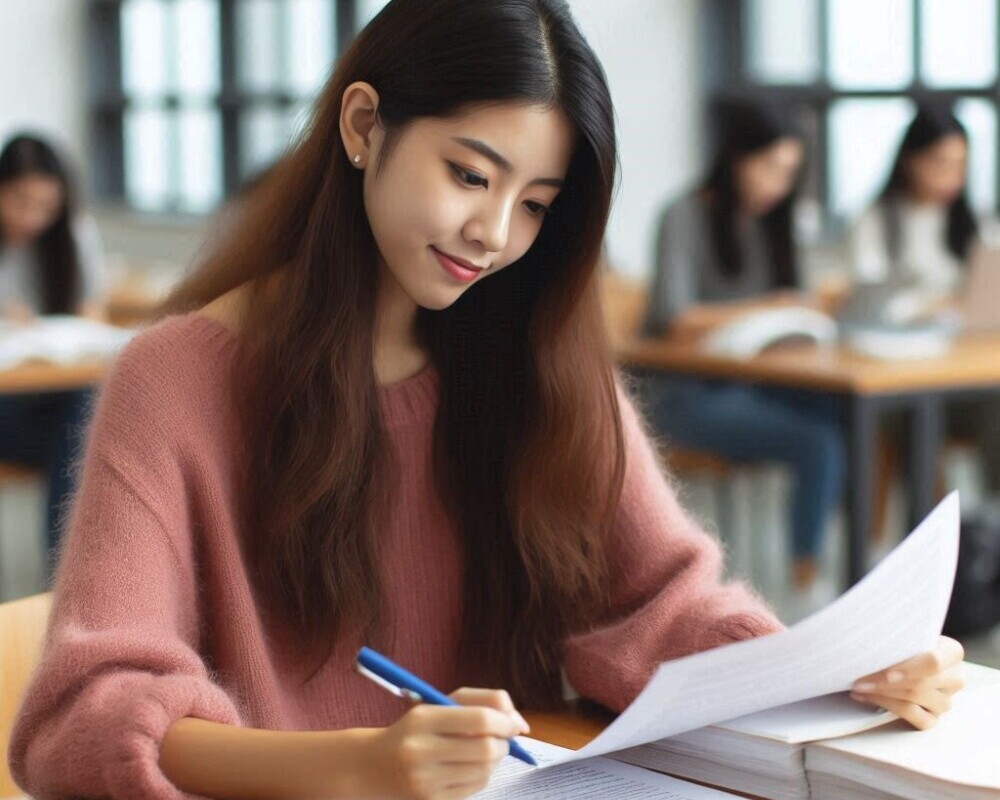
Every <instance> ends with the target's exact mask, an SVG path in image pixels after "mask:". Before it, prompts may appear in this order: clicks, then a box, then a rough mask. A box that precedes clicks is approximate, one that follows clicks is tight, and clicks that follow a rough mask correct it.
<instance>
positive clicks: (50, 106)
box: [0, 0, 86, 168]
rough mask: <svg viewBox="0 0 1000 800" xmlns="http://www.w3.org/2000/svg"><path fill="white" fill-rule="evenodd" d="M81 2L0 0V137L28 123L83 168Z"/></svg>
mask: <svg viewBox="0 0 1000 800" xmlns="http://www.w3.org/2000/svg"><path fill="white" fill-rule="evenodd" d="M84 11H85V9H84V4H83V3H82V2H81V1H80V0H0V141H3V140H6V138H7V137H8V136H9V135H10V134H11V133H12V132H13V131H15V130H20V129H22V128H31V129H33V130H35V131H39V132H41V133H44V134H45V135H46V136H48V137H50V138H51V139H52V140H53V141H56V142H58V143H59V144H61V145H62V147H63V149H65V150H66V152H67V153H68V155H69V156H70V157H71V158H72V159H73V160H74V161H75V162H76V163H77V164H79V165H80V166H81V168H83V167H84V166H85V161H86V159H85V154H86V104H85V92H86V73H85V70H84V47H83V46H84V41H83V39H84V37H83V29H84Z"/></svg>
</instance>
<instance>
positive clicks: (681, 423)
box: [645, 102, 845, 590]
mask: <svg viewBox="0 0 1000 800" xmlns="http://www.w3.org/2000/svg"><path fill="white" fill-rule="evenodd" d="M723 112H724V113H723V115H722V117H723V118H722V134H721V136H720V145H719V148H718V152H717V154H716V156H715V159H714V162H713V165H712V168H711V171H710V172H709V175H708V177H707V179H706V180H705V182H704V183H703V184H702V185H701V186H700V187H698V188H697V189H696V190H695V191H693V192H691V193H690V194H688V195H685V196H684V197H682V198H680V199H679V200H677V201H675V202H674V203H673V204H671V205H670V206H669V207H668V208H667V209H666V211H665V213H664V215H663V218H662V221H661V224H660V233H659V239H658V242H657V253H656V272H655V275H654V277H653V283H652V289H651V294H650V302H649V306H648V309H647V314H646V322H645V331H646V333H647V334H648V335H662V334H664V333H668V332H669V333H670V334H671V335H673V336H691V337H692V338H697V337H699V336H701V335H704V334H706V333H708V332H709V331H711V330H712V329H714V328H715V327H716V326H719V325H722V324H725V323H727V322H730V321H732V320H733V319H734V318H735V317H736V316H738V315H740V314H744V313H746V312H747V311H749V310H751V309H754V308H757V307H765V306H767V305H770V304H775V303H782V302H785V300H786V298H787V297H789V296H790V295H791V294H792V292H794V291H795V290H796V289H798V287H799V286H800V276H799V271H798V263H797V258H796V248H795V242H794V234H793V230H792V212H793V207H794V203H795V198H796V185H797V182H798V176H799V173H800V170H801V165H802V158H803V144H802V140H801V137H800V136H799V134H798V132H797V130H796V128H795V127H794V125H792V124H791V121H790V120H789V119H788V117H787V115H786V114H785V113H784V112H783V111H782V110H781V109H778V108H776V107H773V106H769V105H760V104H752V103H745V102H732V103H731V104H728V105H727V106H726V107H725V108H724V109H723ZM645 383H646V386H647V389H648V393H649V400H648V402H649V408H650V414H651V416H652V418H653V422H654V424H655V426H656V429H657V430H658V431H659V432H660V433H661V434H663V435H664V436H666V437H667V438H668V439H669V441H670V442H672V443H676V444H678V445H683V446H686V447H691V448H696V449H698V450H704V451H710V452H714V453H718V454H720V455H722V456H724V457H726V458H727V459H732V460H737V461H758V460H761V461H764V460H766V461H774V462H778V463H782V464H787V465H788V466H789V468H790V472H791V474H792V476H793V477H794V480H795V484H794V490H793V495H792V500H791V507H790V509H789V513H790V530H791V532H792V551H793V568H792V581H793V584H794V586H795V587H797V588H799V589H803V590H806V589H808V588H809V587H810V586H811V585H812V584H813V582H814V580H815V578H816V575H817V572H818V566H817V564H818V554H819V551H820V547H821V544H822V536H823V531H824V529H825V527H826V524H827V521H828V518H829V515H830V512H831V511H832V509H833V508H834V506H835V505H836V503H837V502H838V501H839V498H840V493H841V486H842V483H843V477H844V470H845V458H844V452H843V445H842V443H841V442H842V435H841V432H840V428H839V423H838V413H837V408H836V405H835V404H834V403H833V402H830V401H825V400H824V399H823V398H818V397H816V396H813V395H809V394H806V393H795V392H791V391H784V390H780V389H765V388H756V387H749V386H739V385H733V384H728V383H725V382H723V381H708V380H697V379H689V378H680V377H673V376H671V377H665V376H662V375H657V374H655V373H654V374H652V375H649V376H647V378H646V381H645Z"/></svg>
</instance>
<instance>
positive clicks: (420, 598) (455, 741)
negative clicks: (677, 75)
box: [10, 0, 961, 800]
mask: <svg viewBox="0 0 1000 800" xmlns="http://www.w3.org/2000/svg"><path fill="white" fill-rule="evenodd" d="M616 161H617V152H616V145H615V131H614V115H613V110H612V106H611V100H610V95H609V92H608V86H607V83H606V80H605V77H604V73H603V71H602V69H601V66H600V64H599V62H598V60H597V58H596V57H595V55H594V53H593V52H592V51H591V49H590V47H589V46H588V45H587V43H586V41H585V40H584V38H583V37H582V35H581V34H580V32H579V30H578V29H577V27H576V25H575V23H574V22H573V19H572V17H571V16H570V13H569V10H568V8H567V5H566V4H565V3H564V2H561V1H560V0H475V2H472V1H470V0H393V2H391V3H389V4H388V5H387V6H386V7H385V9H384V10H383V11H382V12H381V13H380V14H379V15H378V16H377V17H376V18H375V19H374V21H373V22H371V23H370V24H369V26H368V27H367V28H365V30H364V31H363V32H362V33H361V34H360V36H359V37H358V38H357V40H356V41H355V42H354V44H353V45H352V46H351V47H350V48H349V49H348V50H347V52H346V53H345V54H344V55H343V56H342V57H341V59H340V60H339V62H338V64H337V67H336V70H335V71H334V74H333V76H332V78H331V79H330V81H329V83H328V85H327V86H326V88H325V90H324V92H323V94H322V96H321V98H320V100H319V102H318V107H317V109H316V116H315V119H314V123H313V125H312V127H311V129H310V133H309V134H308V135H307V136H306V138H305V139H304V140H303V141H302V142H301V143H300V144H299V146H298V147H297V148H296V149H295V150H294V151H293V152H292V153H291V154H290V155H289V156H288V157H287V158H286V159H284V160H283V161H282V162H281V163H280V164H279V165H278V166H277V167H276V168H275V170H274V171H273V172H272V173H271V174H270V175H268V177H267V178H266V179H265V180H264V182H263V183H262V184H261V185H260V186H258V187H257V188H256V189H255V190H253V191H251V193H250V195H249V196H248V197H247V199H246V201H245V205H244V207H243V210H242V211H241V213H240V215H239V217H238V219H236V220H235V223H234V227H233V229H232V231H231V233H230V234H229V236H228V239H227V240H226V241H225V242H224V243H222V244H220V245H219V246H218V247H216V248H214V249H213V251H212V253H211V255H210V256H209V257H208V259H207V260H206V262H205V263H204V265H203V266H202V267H201V268H200V269H199V270H198V271H197V272H196V273H195V274H194V275H193V276H192V277H191V279H190V280H189V281H187V282H186V283H185V284H184V285H182V286H181V287H180V289H179V290H178V291H177V293H176V294H175V295H174V297H173V300H172V302H171V304H170V308H171V309H172V310H173V311H175V312H181V313H178V314H177V315H175V316H172V317H170V318H168V319H166V320H165V321H163V322H162V323H161V324H160V325H158V326H156V327H155V328H153V329H152V330H149V331H147V332H145V333H144V334H142V335H140V336H139V337H138V338H137V339H136V340H134V341H133V343H132V344H131V345H130V347H129V348H128V349H127V350H126V351H125V352H124V354H123V355H122V357H121V359H120V361H119V362H118V365H117V367H116V368H115V370H114V372H113V374H112V375H111V376H110V378H109V379H108V382H107V384H106V386H105V388H104V390H103V396H102V398H101V401H100V405H99V407H98V410H97V412H96V416H95V421H94V426H93V428H92V430H91V433H90V438H89V442H88V453H87V457H86V460H85V464H84V472H83V482H82V486H81V491H80V494H79V497H78V500H77V503H76V506H75V508H74V513H73V517H72V523H71V526H70V532H69V538H68V542H67V547H66V550H65V552H64V557H63V560H62V561H61V563H60V567H59V574H58V576H57V582H56V589H55V600H54V602H55V605H54V609H53V615H52V622H51V625H50V633H49V638H48V641H47V644H46V648H45V654H44V656H43V659H42V663H41V666H40V667H39V669H38V671H37V673H36V677H35V679H34V683H33V685H32V686H31V687H30V688H29V690H28V693H27V699H26V702H25V705H24V707H23V709H22V710H21V713H20V715H19V718H18V720H17V722H16V724H15V730H14V732H13V735H12V744H11V750H10V760H11V764H12V768H13V774H14V775H15V777H16V778H17V780H18V781H19V782H20V783H21V784H22V785H23V786H24V787H25V788H26V789H27V790H28V791H30V792H31V793H32V794H35V795H37V796H43V797H44V796H87V797H108V796H110V797H130V798H137V800H138V798H149V799H150V800H152V798H158V799H159V800H175V799H176V800H180V798H182V797H188V796H190V795H207V796H210V797H217V798H229V797H235V798H265V797H275V798H279V797H280V798H306V797H419V798H431V797H433V798H460V797H466V796H469V795H471V794H473V793H475V792H476V791H478V790H479V789H481V788H482V787H483V786H484V785H485V783H486V782H487V780H488V779H489V776H490V774H491V772H492V770H493V769H494V767H495V766H496V764H497V763H498V761H499V759H501V758H502V757H503V756H504V755H505V754H506V753H507V751H508V744H507V739H508V738H509V737H511V736H513V735H514V734H517V733H521V732H524V731H525V730H526V726H525V724H524V721H523V719H522V718H521V717H520V715H519V714H518V712H517V711H516V710H515V706H514V701H516V702H517V703H519V704H524V705H528V706H532V707H540V706H552V705H554V704H558V702H559V700H560V696H561V695H560V688H561V676H562V674H563V670H565V674H566V675H567V677H568V679H569V680H570V682H571V683H572V684H573V685H574V686H575V687H576V688H577V689H578V690H579V691H580V692H582V693H583V694H584V695H586V696H588V697H591V698H594V699H596V700H598V701H599V702H602V703H605V704H606V705H609V706H612V707H614V708H617V709H621V708H623V707H624V706H625V705H627V704H628V703H629V702H630V701H631V700H632V699H633V698H634V697H635V696H636V695H637V694H638V692H639V691H640V690H641V688H642V686H643V685H644V684H645V682H646V680H647V679H648V677H649V675H650V673H651V671H652V669H653V668H654V665H655V664H656V663H657V662H658V661H659V660H661V659H665V658H673V657H676V656H680V655H682V654H685V653H692V652H695V651H699V650H704V649H706V648H710V647H714V646H717V645H719V644H722V643H724V642H731V641H736V640H740V639H745V638H749V637H752V636H757V635H761V634H765V633H768V632H773V631H776V630H778V629H779V628H780V623H779V622H778V621H777V620H776V619H775V618H774V616H773V615H772V614H771V613H770V612H769V611H768V610H767V608H766V607H765V606H764V605H763V604H762V603H761V602H760V601H759V600H758V599H756V598H755V597H754V596H753V595H752V594H750V593H749V592H748V591H747V590H746V589H745V588H743V587H741V586H738V585H727V584H723V583H721V582H720V580H719V561H720V557H719V551H718V548H717V546H716V544H715V543H714V542H713V541H712V540H711V539H709V538H708V537H707V536H706V535H705V534H704V533H703V532H701V531H700V530H698V529H697V527H696V526H694V525H693V524H692V523H691V521H690V520H689V519H688V517H687V516H685V515H684V513H683V512H682V511H681V509H680V507H679V506H678V504H677V500H676V498H675V496H674V494H673V493H672V491H671V489H670V487H669V484H668V483H667V482H666V481H665V480H664V479H663V476H662V475H661V473H660V472H659V470H658V469H657V466H656V459H655V456H654V454H653V452H652V450H651V448H650V446H649V443H648V441H647V439H646V437H645V435H644V433H643V429H642V424H641V422H640V420H639V418H638V417H637V415H636V413H635V411H634V410H633V408H632V406H631V404H630V402H629V400H628V398H627V396H626V395H625V394H624V393H623V392H622V391H621V390H620V389H619V388H618V386H617V383H616V376H615V371H614V368H613V363H612V359H611V355H610V352H609V349H610V348H609V346H608V343H607V337H606V334H605V331H604V327H603V318H602V314H601V304H600V297H599V293H598V275H597V262H598V258H599V255H600V248H601V242H602V239H603V236H604V230H605V226H606V223H607V217H608V213H609V209H610V203H611V195H612V190H613V187H614V177H615V168H616ZM365 643H368V644H371V645H374V646H376V647H377V648H378V649H381V650H383V651H384V652H385V653H386V655H388V656H389V658H391V659H393V660H394V661H396V662H398V663H400V664H402V665H404V666H405V667H408V668H410V669H412V670H413V671H414V672H416V673H417V674H419V675H421V676H422V677H424V678H425V679H427V680H428V681H429V682H431V683H433V684H435V685H438V686H440V687H441V688H442V689H444V690H445V691H450V692H453V693H454V694H453V696H454V697H455V698H456V699H457V700H458V701H459V702H460V703H462V704H464V705H466V706H477V707H464V708H463V707H457V708H455V707H439V706H427V705H424V706H417V707H412V706H411V705H409V704H407V703H405V702H403V701H401V700H399V698H395V697H393V696H391V695H390V694H389V693H387V692H385V691H383V690H382V689H380V688H379V687H377V686H374V685H373V684H371V683H370V682H368V681H367V680H365V679H364V678H363V677H361V676H359V675H358V674H357V672H356V671H355V669H354V668H353V664H354V656H355V654H356V653H357V651H358V647H359V645H361V644H365ZM937 650H938V655H939V657H940V659H941V660H940V661H939V662H936V663H935V664H934V666H933V668H930V667H929V664H930V662H926V663H925V662H915V663H909V664H905V665H902V666H901V670H902V672H903V673H904V676H905V677H904V679H903V680H902V681H901V682H899V683H898V684H896V683H893V684H890V683H888V682H887V681H886V680H884V679H883V677H884V676H882V675H881V674H880V675H879V676H877V677H876V679H875V681H876V682H877V683H878V689H877V690H876V691H874V692H872V693H871V694H869V695H866V696H867V697H869V698H871V699H872V700H873V701H874V699H875V698H876V697H877V698H878V702H880V703H888V704H889V705H890V706H892V705H893V704H894V703H899V705H897V706H896V707H898V708H900V710H901V711H902V712H903V713H904V715H907V717H908V718H909V719H910V720H911V721H912V722H914V723H915V724H917V725H921V726H923V725H926V724H930V722H931V721H932V719H933V718H934V717H935V716H936V715H937V714H938V713H941V711H943V699H944V698H945V697H946V694H945V693H943V692H942V691H940V689H941V688H944V689H945V692H946V693H950V692H952V691H954V690H955V688H957V686H956V685H955V682H956V679H955V676H954V667H955V666H957V662H958V661H959V660H960V659H961V650H960V648H959V646H958V645H957V643H953V642H951V641H950V640H942V641H941V643H940V645H939V646H938V648H937ZM461 686H493V687H499V686H503V687H506V688H508V689H509V690H510V695H508V694H507V693H506V692H502V691H497V690H488V689H475V688H465V689H459V688H458V687H461ZM903 686H905V687H906V688H907V690H908V691H910V692H911V693H912V694H910V695H902V694H901V693H900V690H899V687H903ZM924 687H928V688H926V689H925V688H924ZM881 695H891V696H890V697H882V696H881ZM901 697H908V698H911V699H912V701H913V702H914V705H913V709H919V711H916V710H911V709H910V706H909V705H906V706H905V707H904V706H903V705H902V701H901V700H898V699H894V698H901ZM512 698H513V699H512ZM908 702H909V701H908Z"/></svg>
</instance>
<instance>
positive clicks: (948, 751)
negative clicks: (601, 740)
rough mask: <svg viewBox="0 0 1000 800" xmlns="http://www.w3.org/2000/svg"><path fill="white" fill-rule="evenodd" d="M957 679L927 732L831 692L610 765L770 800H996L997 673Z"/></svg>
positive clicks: (999, 775)
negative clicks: (951, 698) (958, 685)
mask: <svg viewBox="0 0 1000 800" xmlns="http://www.w3.org/2000/svg"><path fill="white" fill-rule="evenodd" d="M965 673H966V681H967V686H966V688H965V689H964V690H962V691H961V692H959V694H958V695H957V696H956V697H955V703H954V707H953V708H952V709H951V711H949V712H948V713H947V714H945V715H944V716H943V717H942V718H941V720H940V721H939V722H938V724H937V725H936V726H935V727H934V728H932V729H931V730H929V731H915V730H913V729H912V728H910V727H909V726H907V725H905V724H904V723H902V722H900V721H895V722H894V721H893V720H895V717H894V716H893V715H892V714H889V713H888V712H885V711H882V712H880V711H878V710H877V709H870V708H867V707H864V706H861V705H860V704H858V703H855V702H853V701H852V700H851V699H850V698H849V697H848V696H847V695H830V696H827V697H821V698H816V699H814V700H804V701H802V702H799V703H793V704H791V705H787V706H782V707H780V708H776V709H770V710H768V711H764V712H761V713H758V714H752V715H749V716H746V717H742V718H740V719H736V720H732V721H730V722H722V723H719V724H717V725H712V726H709V727H706V728H702V729H700V730H697V731H691V732H690V733H685V734H681V735H680V736H674V737H671V738H669V739H663V740H661V741H659V742H653V743H652V744H647V745H642V746H640V747H635V748H631V749H629V750H625V751H623V752H620V753H615V754H614V755H613V758H616V759H619V760H621V761H624V762H626V763H628V764H633V765H637V766H642V767H646V768H648V769H653V770H657V771H662V772H666V773H669V774H671V775H676V776H681V777H686V778H691V779H692V780H697V781H704V782H705V783H710V784H712V785H714V786H723V787H729V788H732V789H738V790H739V791H742V792H747V793H749V794H757V795H761V796H763V797H768V798H772V799H773V800H839V799H840V798H844V797H865V798H885V799H886V800H888V798H899V800H904V799H905V800H911V799H913V798H920V800H980V798H982V799H983V800H985V798H997V797H1000V728H998V727H997V725H996V720H997V719H1000V670H994V669H989V668H987V667H981V666H978V665H976V664H966V665H965ZM889 723H891V724H889ZM882 726H884V727H882Z"/></svg>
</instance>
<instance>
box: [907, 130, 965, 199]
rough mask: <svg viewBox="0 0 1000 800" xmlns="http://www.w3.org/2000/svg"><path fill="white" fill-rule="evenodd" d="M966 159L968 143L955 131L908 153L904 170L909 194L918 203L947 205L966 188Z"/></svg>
mask: <svg viewBox="0 0 1000 800" xmlns="http://www.w3.org/2000/svg"><path fill="white" fill-rule="evenodd" d="M968 159H969V146H968V144H967V143H966V141H965V137H963V136H962V135H961V134H958V133H952V134H948V135H947V136H944V137H942V138H941V139H939V140H938V141H937V142H935V143H934V144H932V145H930V146H929V147H925V148H924V149H923V150H919V151H918V152H916V153H914V154H913V155H911V156H909V157H908V158H907V159H906V161H905V162H904V164H903V170H904V172H905V175H906V185H907V188H908V189H909V193H910V196H911V197H912V198H913V200H915V201H916V202H918V203H934V204H936V205H942V206H946V205H950V204H951V203H952V201H954V200H955V198H956V197H958V195H959V194H960V193H961V192H962V190H963V189H964V188H965V176H966V168H967V166H968Z"/></svg>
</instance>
